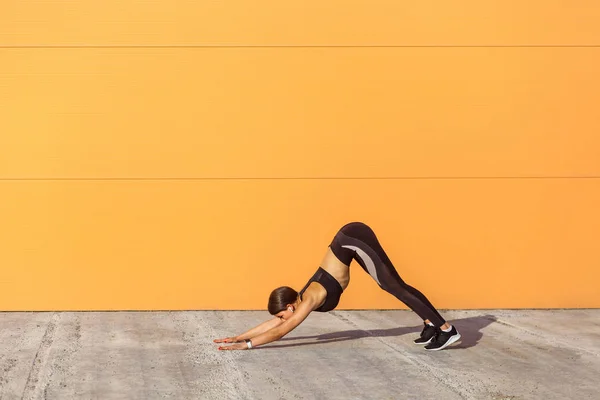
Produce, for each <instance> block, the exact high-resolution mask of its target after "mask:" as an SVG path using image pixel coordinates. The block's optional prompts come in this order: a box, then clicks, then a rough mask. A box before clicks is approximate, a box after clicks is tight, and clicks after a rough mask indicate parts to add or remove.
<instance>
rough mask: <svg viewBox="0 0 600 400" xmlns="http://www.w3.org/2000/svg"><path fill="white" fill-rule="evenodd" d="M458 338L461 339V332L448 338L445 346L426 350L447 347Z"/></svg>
mask: <svg viewBox="0 0 600 400" xmlns="http://www.w3.org/2000/svg"><path fill="white" fill-rule="evenodd" d="M458 339H460V333H457V334H456V335H454V336H450V339H448V341H447V342H446V343H444V345H443V346H440V347H438V348H437V349H425V350H429V351H437V350H442V349H445V348H446V347H448V346H450V345H451V344H452V343H454V342H456V341H457V340H458Z"/></svg>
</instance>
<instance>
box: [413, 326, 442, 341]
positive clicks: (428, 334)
mask: <svg viewBox="0 0 600 400" xmlns="http://www.w3.org/2000/svg"><path fill="white" fill-rule="evenodd" d="M423 325H425V326H424V327H423V330H422V331H421V336H420V337H418V338H417V339H415V340H414V343H415V344H429V343H431V341H432V340H433V338H434V336H435V333H436V332H437V328H436V327H435V326H433V324H428V323H426V322H424V323H423Z"/></svg>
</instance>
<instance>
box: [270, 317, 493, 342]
mask: <svg viewBox="0 0 600 400" xmlns="http://www.w3.org/2000/svg"><path fill="white" fill-rule="evenodd" d="M496 319H497V318H496V317H495V316H493V315H489V314H488V315H481V316H477V317H469V318H462V319H455V320H452V321H450V322H451V323H452V325H455V326H456V329H458V331H459V332H460V335H461V338H460V340H459V341H458V342H457V343H458V344H453V345H452V347H448V348H447V349H446V350H455V349H467V348H469V347H473V346H475V345H476V344H477V342H479V340H480V339H481V338H482V337H483V333H482V332H481V330H482V329H483V328H485V327H486V326H488V325H490V324H491V323H493V322H495V321H496ZM421 329H423V325H419V326H410V327H409V326H402V327H398V328H390V329H369V330H367V329H365V330H362V329H352V330H348V331H339V332H332V333H324V334H322V335H316V336H291V337H286V338H282V339H280V340H279V341H278V342H282V341H290V340H308V339H313V340H310V341H308V342H303V343H294V344H282V345H268V346H264V347H262V346H261V347H258V349H274V348H283V347H297V346H311V345H315V344H324V343H332V342H343V341H345V340H356V339H361V338H366V337H392V336H402V335H406V334H410V333H412V334H415V338H416V337H418V335H419V333H421Z"/></svg>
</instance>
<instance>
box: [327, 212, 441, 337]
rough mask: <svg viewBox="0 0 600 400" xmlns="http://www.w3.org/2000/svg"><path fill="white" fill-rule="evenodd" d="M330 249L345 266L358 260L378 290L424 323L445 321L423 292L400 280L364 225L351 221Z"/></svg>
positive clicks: (437, 324)
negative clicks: (392, 298)
mask: <svg viewBox="0 0 600 400" xmlns="http://www.w3.org/2000/svg"><path fill="white" fill-rule="evenodd" d="M330 247H331V251H332V252H333V254H335V256H336V257H337V258H338V259H339V260H340V261H341V262H343V263H344V264H346V265H348V266H350V263H351V262H352V260H356V262H358V264H360V266H361V267H362V268H363V269H364V270H365V271H366V272H367V273H368V274H369V275H371V277H372V278H373V279H374V280H375V282H377V284H378V285H379V287H381V288H382V289H383V290H385V291H386V292H388V293H390V294H391V295H393V296H394V297H396V298H397V299H398V300H400V301H401V302H403V303H404V304H406V305H407V306H408V307H409V308H410V309H411V310H413V311H414V312H415V313H417V315H419V317H421V318H422V319H423V320H426V319H428V320H430V321H431V323H432V324H434V325H435V326H437V327H439V326H442V325H444V323H445V322H446V321H445V320H444V318H442V316H441V315H440V313H439V312H438V311H437V310H436V309H435V307H434V306H433V305H432V304H431V303H430V302H429V300H427V297H425V296H424V295H423V293H421V292H419V291H418V290H417V289H415V288H414V287H412V286H409V285H407V284H406V283H405V282H404V281H403V280H402V278H400V275H398V272H397V271H396V269H395V268H394V265H393V264H392V262H391V261H390V259H389V258H388V256H387V254H385V251H383V248H382V247H381V245H380V244H379V241H378V240H377V237H376V236H375V232H373V230H372V229H371V228H370V227H368V226H367V225H365V224H364V223H362V222H351V223H349V224H347V225H344V226H343V227H342V229H340V230H339V231H338V233H337V235H335V237H334V238H333V241H332V242H331V245H330Z"/></svg>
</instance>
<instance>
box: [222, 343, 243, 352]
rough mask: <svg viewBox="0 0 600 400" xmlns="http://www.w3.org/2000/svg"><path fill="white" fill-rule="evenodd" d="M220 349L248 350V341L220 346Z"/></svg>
mask: <svg viewBox="0 0 600 400" xmlns="http://www.w3.org/2000/svg"><path fill="white" fill-rule="evenodd" d="M219 350H248V345H247V344H246V342H242V343H236V344H233V345H231V346H220V347H219Z"/></svg>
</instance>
